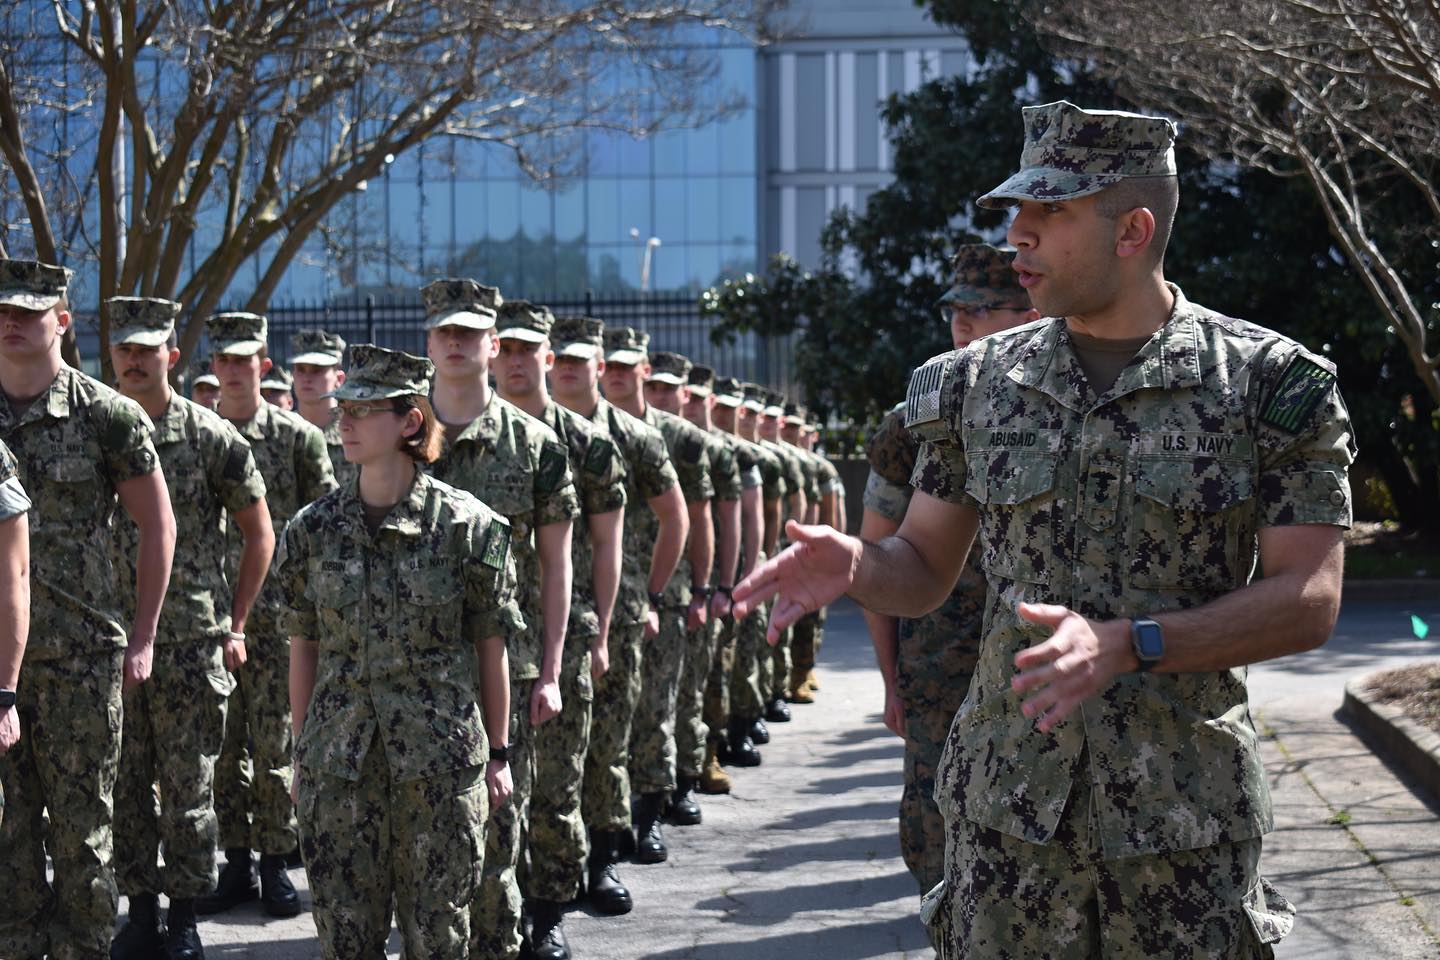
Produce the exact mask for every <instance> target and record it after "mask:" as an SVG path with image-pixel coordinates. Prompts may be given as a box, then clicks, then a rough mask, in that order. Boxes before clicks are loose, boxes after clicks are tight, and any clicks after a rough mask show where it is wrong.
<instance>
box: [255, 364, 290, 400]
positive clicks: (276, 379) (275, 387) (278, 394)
mask: <svg viewBox="0 0 1440 960" xmlns="http://www.w3.org/2000/svg"><path fill="white" fill-rule="evenodd" d="M294 389H295V379H294V378H293V377H291V376H290V372H289V371H288V370H286V369H285V368H284V367H271V368H270V372H269V373H267V374H265V376H264V377H263V378H261V380H260V396H262V397H264V398H265V402H266V403H268V404H270V405H271V406H272V407H279V408H280V409H281V410H294V409H295V394H294V393H293V392H292V391H293V390H294Z"/></svg>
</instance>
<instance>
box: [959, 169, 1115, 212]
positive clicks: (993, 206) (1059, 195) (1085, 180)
mask: <svg viewBox="0 0 1440 960" xmlns="http://www.w3.org/2000/svg"><path fill="white" fill-rule="evenodd" d="M1124 179H1125V177H1124V176H1122V175H1120V174H1113V173H1076V172H1074V171H1073V170H1060V169H1057V168H1055V167H1026V168H1025V169H1024V170H1021V171H1020V172H1019V173H1016V174H1012V175H1011V177H1010V179H1008V180H1006V181H1005V182H1004V183H1002V184H1000V186H998V187H996V188H995V189H994V190H991V191H990V192H989V193H987V194H985V195H984V196H982V197H981V198H980V199H978V200H976V201H975V203H976V204H977V205H978V206H982V207H985V208H987V209H989V210H1003V209H1004V208H1006V207H1009V206H1013V205H1015V204H1017V203H1019V202H1021V201H1022V200H1040V201H1046V200H1078V199H1079V198H1081V197H1088V196H1090V194H1092V193H1099V192H1100V191H1101V190H1104V189H1105V188H1106V187H1111V186H1114V185H1115V184H1117V183H1119V182H1120V181H1121V180H1124Z"/></svg>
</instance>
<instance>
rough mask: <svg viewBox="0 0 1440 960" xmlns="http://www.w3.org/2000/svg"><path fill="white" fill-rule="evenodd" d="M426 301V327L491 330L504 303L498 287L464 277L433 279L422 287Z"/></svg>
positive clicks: (422, 293)
mask: <svg viewBox="0 0 1440 960" xmlns="http://www.w3.org/2000/svg"><path fill="white" fill-rule="evenodd" d="M420 296H421V298H422V299H423V300H424V301H425V329H426V330H434V329H435V328H436V327H467V328H469V329H471V330H489V329H490V328H491V327H493V326H495V314H496V312H497V311H498V310H499V309H500V307H501V305H502V304H504V302H505V298H504V297H502V296H500V288H499V287H487V286H485V285H484V284H482V283H477V282H475V281H474V280H468V279H465V278H463V277H447V278H445V279H443V280H432V281H430V282H429V283H427V284H425V286H423V287H421V288H420Z"/></svg>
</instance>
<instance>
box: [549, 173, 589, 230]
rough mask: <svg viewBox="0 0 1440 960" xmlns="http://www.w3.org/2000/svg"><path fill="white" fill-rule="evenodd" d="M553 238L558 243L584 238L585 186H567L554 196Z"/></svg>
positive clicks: (577, 184)
mask: <svg viewBox="0 0 1440 960" xmlns="http://www.w3.org/2000/svg"><path fill="white" fill-rule="evenodd" d="M554 204H555V237H556V239H558V240H560V241H562V242H563V241H573V240H583V239H584V238H585V185H584V184H579V183H576V184H569V185H567V186H566V187H565V188H564V189H562V190H560V191H559V192H557V193H556V194H555V196H554Z"/></svg>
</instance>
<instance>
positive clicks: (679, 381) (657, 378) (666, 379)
mask: <svg viewBox="0 0 1440 960" xmlns="http://www.w3.org/2000/svg"><path fill="white" fill-rule="evenodd" d="M645 382H646V383H668V384H670V385H671V386H672V387H683V386H685V383H686V381H685V379H684V378H682V377H677V376H676V375H675V374H673V373H652V374H650V376H648V377H646V378H645Z"/></svg>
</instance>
